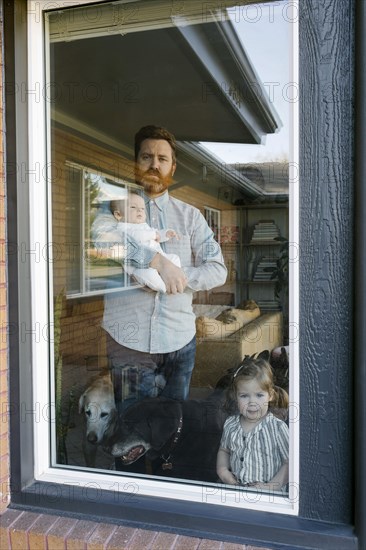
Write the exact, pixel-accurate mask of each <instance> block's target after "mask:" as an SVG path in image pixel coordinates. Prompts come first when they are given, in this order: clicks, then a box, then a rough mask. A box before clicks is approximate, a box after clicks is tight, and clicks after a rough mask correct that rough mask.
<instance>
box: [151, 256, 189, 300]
mask: <svg viewBox="0 0 366 550" xmlns="http://www.w3.org/2000/svg"><path fill="white" fill-rule="evenodd" d="M150 267H153V268H154V269H156V270H157V271H158V273H159V275H160V277H161V278H162V279H163V281H164V283H165V286H166V291H167V294H178V293H179V294H181V293H182V292H184V289H185V288H186V286H187V283H188V281H187V277H186V276H185V274H184V271H183V270H182V269H181V268H180V267H177V266H176V265H174V264H173V263H172V262H171V261H170V260H168V259H167V258H164V256H162V255H161V254H156V255H155V256H154V257H153V259H152V260H151V262H150Z"/></svg>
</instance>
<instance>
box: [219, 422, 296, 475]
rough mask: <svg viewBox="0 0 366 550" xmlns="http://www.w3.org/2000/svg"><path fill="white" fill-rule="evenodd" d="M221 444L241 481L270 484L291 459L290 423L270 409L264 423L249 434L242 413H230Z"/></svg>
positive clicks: (232, 469) (233, 470) (233, 471)
mask: <svg viewBox="0 0 366 550" xmlns="http://www.w3.org/2000/svg"><path fill="white" fill-rule="evenodd" d="M220 446H221V448H222V449H225V450H227V451H228V452H229V453H230V469H231V471H232V473H233V474H234V475H235V477H236V478H237V480H238V481H239V482H240V483H242V484H245V483H254V482H260V483H267V482H269V481H270V480H271V479H272V478H273V477H274V476H275V475H276V474H277V472H278V471H279V469H280V468H281V466H282V464H283V463H284V462H287V461H288V452H289V451H288V449H289V430H288V426H287V424H286V423H285V422H283V421H282V420H279V419H278V418H276V417H275V416H273V414H272V413H270V412H269V413H268V414H267V415H266V416H265V417H264V419H263V420H262V422H260V424H258V425H257V426H256V427H255V428H253V430H251V431H250V432H248V433H245V432H244V431H243V429H242V427H241V425H240V415H239V414H238V415H235V416H230V417H229V418H228V419H227V420H226V422H225V424H224V430H223V434H222V438H221V444H220Z"/></svg>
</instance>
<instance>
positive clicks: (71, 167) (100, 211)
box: [65, 163, 129, 296]
mask: <svg viewBox="0 0 366 550" xmlns="http://www.w3.org/2000/svg"><path fill="white" fill-rule="evenodd" d="M66 174H67V177H66V197H67V200H66V208H65V233H66V240H65V246H66V249H67V250H69V251H71V252H72V261H68V262H67V272H66V290H67V294H68V295H69V296H70V295H73V296H74V295H85V294H94V293H100V292H108V291H112V290H114V289H117V288H118V289H120V288H121V287H125V286H126V285H127V278H126V275H125V273H124V271H123V270H122V267H121V263H120V262H119V261H117V259H116V260H113V259H107V258H105V257H103V251H104V249H105V248H109V249H110V248H112V247H113V249H115V250H118V247H120V248H121V249H122V247H123V245H124V243H123V241H122V239H121V240H116V233H113V234H111V236H108V234H106V235H104V236H103V242H100V241H96V240H95V238H94V236H93V228H94V225H95V224H96V223H98V222H99V224H100V223H102V224H103V223H104V225H106V224H107V225H106V227H107V228H108V229H109V230H111V229H113V226H114V225H115V226H116V224H117V220H114V218H113V214H112V212H111V210H110V201H111V200H118V199H120V200H122V201H123V200H124V199H125V198H126V194H127V189H128V187H129V184H127V183H125V182H121V181H120V180H118V179H115V178H111V177H109V176H106V175H104V174H102V173H100V172H97V171H93V170H90V169H87V168H85V167H83V166H80V165H77V164H71V163H67V170H66ZM99 220H100V221H99ZM114 247H116V248H114ZM66 257H68V258H69V257H70V255H69V254H67V255H66Z"/></svg>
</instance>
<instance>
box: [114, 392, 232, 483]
mask: <svg viewBox="0 0 366 550" xmlns="http://www.w3.org/2000/svg"><path fill="white" fill-rule="evenodd" d="M220 397H222V392H218V393H216V392H214V393H213V394H211V396H210V397H209V398H208V399H206V400H201V401H200V400H188V401H183V402H179V401H175V400H172V399H166V398H162V397H157V398H153V399H145V400H143V401H140V402H138V403H136V404H135V405H133V406H131V407H130V408H128V409H127V410H126V411H125V413H124V414H123V417H122V418H121V421H120V427H119V430H118V433H117V436H116V439H115V443H114V444H113V445H112V447H111V453H112V455H113V456H114V457H116V458H117V457H118V458H119V459H120V461H121V463H122V465H123V466H128V465H130V464H133V463H136V461H138V460H139V459H140V458H141V457H143V456H144V455H146V457H147V458H148V459H149V462H150V465H151V472H149V473H152V474H153V475H158V476H165V477H175V478H181V479H191V480H198V481H212V482H215V481H217V474H216V457H217V451H218V448H219V444H220V438H221V434H222V428H223V425H224V422H225V419H226V417H227V414H226V413H225V412H224V411H223V409H222V400H221V399H220ZM139 462H140V464H141V462H143V463H144V462H145V461H144V459H143V460H142V461H139ZM123 469H125V468H123ZM134 471H136V470H134ZM140 471H141V470H140Z"/></svg>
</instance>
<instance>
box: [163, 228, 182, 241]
mask: <svg viewBox="0 0 366 550" xmlns="http://www.w3.org/2000/svg"><path fill="white" fill-rule="evenodd" d="M166 236H167V238H168V239H179V235H178V233H176V232H175V231H174V229H168V231H167V232H166Z"/></svg>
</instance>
